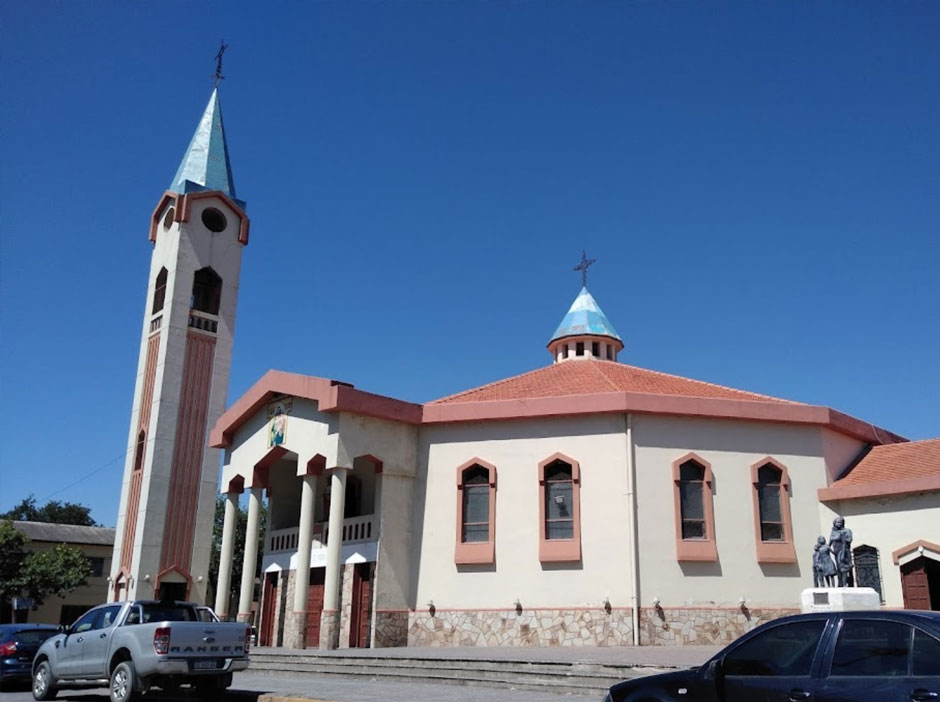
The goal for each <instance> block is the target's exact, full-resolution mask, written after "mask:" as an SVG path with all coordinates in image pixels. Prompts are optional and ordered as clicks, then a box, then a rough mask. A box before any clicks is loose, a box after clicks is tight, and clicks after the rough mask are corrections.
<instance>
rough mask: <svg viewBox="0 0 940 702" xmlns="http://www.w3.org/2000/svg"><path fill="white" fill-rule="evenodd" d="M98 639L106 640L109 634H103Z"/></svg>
mask: <svg viewBox="0 0 940 702" xmlns="http://www.w3.org/2000/svg"><path fill="white" fill-rule="evenodd" d="M98 638H99V639H106V638H108V635H107V634H102V635H101V636H99V637H98Z"/></svg>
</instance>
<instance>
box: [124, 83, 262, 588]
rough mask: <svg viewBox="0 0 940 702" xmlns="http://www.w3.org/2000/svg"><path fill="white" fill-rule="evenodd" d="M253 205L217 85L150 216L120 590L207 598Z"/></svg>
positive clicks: (126, 480)
mask: <svg viewBox="0 0 940 702" xmlns="http://www.w3.org/2000/svg"><path fill="white" fill-rule="evenodd" d="M248 226H249V221H248V217H247V215H246V214H245V203H244V202H243V201H241V200H239V199H238V198H237V197H236V195H235V184H234V181H233V179H232V169H231V165H230V163H229V156H228V145H227V144H226V140H225V130H224V127H223V124H222V110H221V107H220V104H219V94H218V89H215V90H213V91H212V95H211V97H210V98H209V104H208V105H207V106H206V109H205V112H204V113H203V115H202V119H201V120H200V121H199V125H198V127H197V128H196V133H195V134H194V135H193V138H192V141H190V144H189V148H188V149H187V150H186V153H185V154H184V156H183V160H182V162H181V163H180V166H179V169H178V170H177V171H176V175H175V176H174V178H173V182H172V184H171V185H170V187H169V189H168V190H167V191H166V192H165V193H164V194H163V196H162V197H161V198H160V201H159V203H158V204H157V207H156V209H154V211H153V215H152V216H151V218H150V242H151V244H152V245H153V253H152V254H151V258H150V273H149V275H148V278H147V301H146V305H145V308H144V317H143V324H142V328H141V340H140V356H139V360H138V364H137V380H136V383H135V387H134V404H133V408H132V411H131V421H130V436H129V440H128V452H127V459H126V463H125V467H124V481H123V485H122V488H121V505H120V509H119V510H118V522H117V532H116V537H115V542H114V557H113V559H112V569H111V577H110V578H109V581H110V584H109V593H110V598H111V599H113V600H124V599H135V598H154V597H160V596H165V597H171V598H173V599H188V600H193V601H197V602H205V600H206V584H207V581H208V575H209V553H210V546H209V545H210V543H211V541H212V524H213V518H214V514H215V501H216V493H217V485H218V470H219V458H220V456H219V451H218V450H217V449H212V448H209V447H208V446H207V438H208V430H209V428H210V427H211V426H212V425H213V424H214V423H215V421H216V420H217V419H218V418H219V416H220V415H221V414H222V412H223V411H224V409H225V401H226V392H227V389H228V380H229V368H230V365H231V358H232V339H233V336H234V333H235V310H236V304H237V302H238V277H239V272H240V267H241V257H242V248H243V247H244V246H245V245H247V243H248Z"/></svg>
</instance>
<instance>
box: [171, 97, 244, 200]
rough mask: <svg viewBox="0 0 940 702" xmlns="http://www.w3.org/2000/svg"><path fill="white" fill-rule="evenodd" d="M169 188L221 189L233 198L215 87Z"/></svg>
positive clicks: (232, 181)
mask: <svg viewBox="0 0 940 702" xmlns="http://www.w3.org/2000/svg"><path fill="white" fill-rule="evenodd" d="M170 190H172V191H173V192H176V193H187V192H195V191H199V190H221V191H222V192H223V193H225V194H226V195H228V196H229V197H230V198H232V199H233V200H234V199H235V181H234V180H233V179H232V166H231V164H230V163H229V160H228V145H227V144H226V143H225V128H224V127H223V126H222V107H221V105H219V90H218V88H216V89H215V90H213V91H212V96H211V97H210V98H209V104H208V105H206V111H205V112H204V113H203V114H202V119H201V120H199V126H198V127H196V133H195V134H193V138H192V141H190V142H189V148H188V149H186V153H185V154H184V155H183V160H182V161H181V162H180V167H179V168H178V169H177V170H176V175H175V176H174V177H173V183H172V184H171V185H170Z"/></svg>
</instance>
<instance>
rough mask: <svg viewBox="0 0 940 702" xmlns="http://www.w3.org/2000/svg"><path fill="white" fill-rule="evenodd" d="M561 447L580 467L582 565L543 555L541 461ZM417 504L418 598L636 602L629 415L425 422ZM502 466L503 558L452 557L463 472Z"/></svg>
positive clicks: (451, 602)
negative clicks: (467, 467)
mask: <svg viewBox="0 0 940 702" xmlns="http://www.w3.org/2000/svg"><path fill="white" fill-rule="evenodd" d="M556 452H560V453H563V454H565V455H567V456H569V457H571V458H572V459H574V460H576V461H578V462H579V464H580V468H581V549H582V559H581V562H580V563H572V564H567V563H558V564H545V565H543V564H542V563H541V562H540V561H539V529H540V524H539V484H538V463H539V461H541V460H544V459H546V458H548V457H549V456H551V455H552V454H554V453H556ZM418 453H419V464H418V465H419V474H418V483H419V485H418V489H417V493H416V494H417V495H418V501H417V503H416V505H415V508H416V513H415V524H416V527H415V545H414V549H415V552H416V553H417V555H418V557H417V558H416V560H415V562H414V565H413V567H414V569H415V577H416V583H417V588H416V592H415V600H414V602H415V605H416V606H417V607H418V608H419V609H424V608H426V606H427V603H428V602H431V601H433V602H434V605H435V607H436V608H438V609H448V608H457V609H474V608H487V609H512V608H513V607H514V603H515V601H516V600H517V599H518V600H519V602H520V603H521V604H522V605H523V607H524V608H525V609H535V608H551V607H579V606H580V607H584V606H594V607H597V606H600V605H601V604H602V603H603V602H604V599H605V598H609V599H610V602H611V605H612V606H614V607H627V606H629V605H630V597H631V594H632V592H631V586H630V574H629V564H628V546H627V539H626V536H625V535H626V533H627V530H628V520H627V509H626V504H627V503H626V496H625V493H626V461H627V444H626V435H625V417H624V416H622V415H612V416H610V415H608V416H593V417H567V418H557V419H543V420H538V421H532V420H525V421H512V422H499V423H496V422H487V423H477V424H459V425H447V426H425V427H423V428H422V430H421V438H420V448H419V452H418ZM472 458H480V459H483V460H484V461H488V462H489V463H492V464H493V465H495V466H496V470H497V477H496V481H497V482H496V562H495V564H494V565H493V566H460V567H458V566H457V565H455V563H454V547H455V541H456V519H457V516H456V512H457V502H456V492H457V491H456V475H457V473H456V470H457V467H458V466H459V465H461V464H462V463H464V462H466V461H468V460H470V459H472Z"/></svg>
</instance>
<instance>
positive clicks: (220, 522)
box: [206, 495, 268, 614]
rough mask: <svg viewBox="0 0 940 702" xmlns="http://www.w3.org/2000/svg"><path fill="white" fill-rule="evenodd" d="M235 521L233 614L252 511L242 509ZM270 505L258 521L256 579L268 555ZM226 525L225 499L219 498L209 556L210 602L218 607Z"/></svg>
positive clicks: (265, 506)
mask: <svg viewBox="0 0 940 702" xmlns="http://www.w3.org/2000/svg"><path fill="white" fill-rule="evenodd" d="M236 514H237V519H236V521H235V544H234V546H233V547H232V554H233V556H232V579H231V581H230V583H231V586H230V592H229V603H230V604H229V614H234V612H232V611H231V608H232V607H234V606H237V605H238V593H239V590H240V589H241V583H242V554H243V553H244V552H245V532H246V531H247V530H248V510H247V509H245V508H243V507H242V506H241V505H239V507H238V512H237V513H236ZM267 516H268V508H267V505H266V504H264V503H262V505H261V514H260V515H259V519H258V562H257V564H256V565H255V577H256V578H257V577H260V575H261V558H262V556H263V555H264V534H265V527H266V525H267V522H268V519H267ZM224 524H225V496H224V495H219V497H218V498H217V499H216V501H215V521H214V522H213V525H212V554H211V555H210V557H209V587H208V589H207V593H206V594H207V596H208V599H207V602H208V604H210V605H214V604H215V587H216V584H217V583H218V582H219V558H220V557H221V554H222V528H223V526H224Z"/></svg>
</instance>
